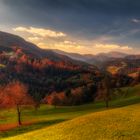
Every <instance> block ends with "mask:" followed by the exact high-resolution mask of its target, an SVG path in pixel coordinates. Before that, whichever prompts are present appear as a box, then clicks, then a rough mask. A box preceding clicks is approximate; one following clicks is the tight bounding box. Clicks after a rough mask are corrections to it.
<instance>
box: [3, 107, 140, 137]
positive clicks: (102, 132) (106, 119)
mask: <svg viewBox="0 0 140 140" xmlns="http://www.w3.org/2000/svg"><path fill="white" fill-rule="evenodd" d="M139 108H140V104H136V105H131V106H127V107H123V108H119V109H112V110H106V111H102V112H97V113H92V114H89V115H86V116H83V117H78V118H76V119H73V120H70V121H66V122H63V123H60V124H57V125H53V126H51V127H46V128H44V129H41V130H37V131H33V132H30V133H27V134H23V135H19V136H16V137H11V138H7V139H5V140H66V139H69V140H74V139H75V140H90V139H97V140H101V139H107V140H112V139H114V140H118V139H123V140H129V139H133V140H135V139H139V138H140V119H139V118H140V112H139Z"/></svg>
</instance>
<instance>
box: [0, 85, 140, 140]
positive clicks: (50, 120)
mask: <svg viewBox="0 0 140 140" xmlns="http://www.w3.org/2000/svg"><path fill="white" fill-rule="evenodd" d="M128 89H129V90H128ZM126 91H127V92H126ZM139 91H140V85H138V86H135V87H131V88H124V89H123V92H122V93H121V94H122V95H120V93H117V92H116V93H115V94H116V96H115V95H114V97H115V100H113V101H111V102H110V108H116V107H122V106H126V105H131V104H134V103H139V102H140V96H139ZM126 93H127V94H126ZM104 106H105V104H104V103H103V102H98V103H91V104H87V105H82V106H76V107H58V108H56V109H55V108H54V107H52V106H46V105H45V106H41V108H40V109H39V110H38V111H37V112H36V111H35V110H34V109H29V110H27V109H26V110H24V111H23V113H22V120H23V122H26V121H27V122H28V121H35V122H34V123H33V124H32V125H29V126H22V127H17V128H14V129H12V130H10V131H4V132H1V131H0V139H2V138H4V137H12V136H16V135H20V134H23V133H27V132H30V131H34V130H38V129H42V128H44V127H48V126H51V125H54V124H57V123H61V122H62V121H68V120H71V119H74V118H76V117H79V116H81V115H85V114H88V113H93V112H99V111H103V110H105V107H104ZM15 114H16V112H15V110H14V109H12V110H6V111H0V127H1V126H2V127H3V126H4V127H6V126H8V127H9V125H12V124H14V125H15V124H16V121H17V118H16V115H15Z"/></svg>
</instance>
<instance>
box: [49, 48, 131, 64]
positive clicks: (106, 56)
mask: <svg viewBox="0 0 140 140" xmlns="http://www.w3.org/2000/svg"><path fill="white" fill-rule="evenodd" d="M52 51H54V52H56V53H58V54H62V55H66V56H68V57H70V58H72V59H75V60H80V61H84V62H86V63H89V64H94V65H96V64H99V63H102V62H106V61H109V60H110V59H112V60H114V59H117V58H125V57H127V56H129V54H126V53H122V52H115V51H112V52H108V53H99V54H96V55H93V54H78V53H68V52H64V51H61V50H52Z"/></svg>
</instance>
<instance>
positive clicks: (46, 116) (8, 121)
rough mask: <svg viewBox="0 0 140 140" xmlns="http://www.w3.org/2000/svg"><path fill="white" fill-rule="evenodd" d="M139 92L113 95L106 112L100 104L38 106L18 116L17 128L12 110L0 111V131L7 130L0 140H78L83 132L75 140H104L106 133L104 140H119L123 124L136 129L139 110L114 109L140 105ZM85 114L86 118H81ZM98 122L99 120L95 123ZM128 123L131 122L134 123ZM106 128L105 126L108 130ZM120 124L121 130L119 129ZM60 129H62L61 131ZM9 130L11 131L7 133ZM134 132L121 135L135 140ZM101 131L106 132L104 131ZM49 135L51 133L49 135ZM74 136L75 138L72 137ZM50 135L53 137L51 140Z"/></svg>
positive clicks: (130, 90)
mask: <svg viewBox="0 0 140 140" xmlns="http://www.w3.org/2000/svg"><path fill="white" fill-rule="evenodd" d="M139 91H140V85H138V86H135V87H129V88H124V89H123V90H122V92H121V94H120V93H117V92H116V93H115V98H114V100H113V101H111V102H110V108H109V110H107V109H106V108H105V107H104V106H105V104H104V102H96V103H91V104H86V105H81V106H73V107H57V108H54V107H53V106H46V105H42V106H41V108H40V109H39V110H38V111H35V110H34V109H25V110H23V113H22V121H23V122H24V125H23V126H21V127H17V125H16V121H17V118H16V111H15V110H14V109H11V110H5V111H0V129H1V128H4V129H5V130H6V129H7V131H0V139H11V138H12V137H13V139H15V140H16V139H18V140H20V139H21V140H22V139H24V140H30V139H31V140H41V138H42V139H44V140H46V139H48V140H53V139H54V140H55V139H56V140H57V137H56V136H57V135H58V138H60V140H61V139H62V138H61V137H60V135H62V137H64V138H66V137H65V136H67V137H68V139H70V140H71V139H72V140H73V137H72V136H75V138H76V140H78V135H79V136H82V135H81V134H82V133H83V134H84V132H83V131H85V134H84V135H85V137H84V136H82V137H79V139H86V136H92V137H94V138H96V139H97V138H98V137H99V135H100V139H102V138H101V136H103V137H105V136H107V135H106V134H107V133H109V135H108V137H107V139H111V138H113V136H114V138H116V139H117V138H118V137H120V138H122V139H123V136H121V133H122V132H124V130H123V129H126V128H129V127H128V125H126V124H127V123H128V124H129V125H132V126H134V127H136V128H137V127H139V126H135V125H138V124H140V122H138V121H139V120H138V117H140V116H139V115H140V114H139V110H138V108H139V107H140V105H139V104H137V105H132V106H128V107H124V108H122V109H121V108H120V109H114V108H118V107H123V106H127V105H131V104H136V103H140V95H139ZM91 113H93V114H91ZM86 114H89V115H87V116H84V115H86ZM90 114H91V115H90ZM133 114H135V115H133ZM81 116H83V117H81ZM90 116H91V117H90ZM96 116H98V117H96ZM92 118H93V119H92ZM98 118H100V119H99V120H98ZM113 118H114V119H113ZM90 120H91V122H90ZM132 120H134V122H133V121H132ZM76 121H78V122H79V123H76ZM84 121H85V122H84ZM115 121H117V122H115ZM123 121H124V123H123ZM94 122H95V123H94ZM109 123H110V124H109ZM111 123H114V124H115V123H116V124H117V123H118V126H117V125H116V129H117V128H119V129H118V132H117V131H116V130H115V125H114V124H112V126H111ZM119 123H120V124H119ZM69 124H71V125H69ZM72 124H73V125H72ZM86 124H87V126H85V128H84V125H86ZM107 124H109V126H108V125H107ZM123 124H124V127H122V126H123ZM96 125H97V126H98V127H97V128H96V127H95V126H96ZM113 125H114V126H113ZM119 125H120V126H119ZM63 126H64V129H62V128H63ZM88 126H89V128H88ZM101 126H102V127H101ZM100 127H101V128H100ZM113 127H114V128H113ZM125 127H126V128H125ZM9 128H12V129H10V130H8V129H9ZM55 128H56V130H55ZM80 128H81V130H80ZM99 128H100V129H99ZM136 128H130V129H129V130H127V129H126V131H125V133H126V134H127V132H128V135H126V134H125V135H126V136H125V137H126V138H128V139H132V138H133V137H134V135H136V137H134V138H135V139H137V137H139V135H138V134H137V133H136V134H135V132H134V131H137V130H136ZM59 129H61V130H62V131H59ZM105 129H108V130H107V131H105ZM112 129H114V130H112ZM121 129H122V131H121ZM131 129H133V131H132V132H134V133H133V134H132V133H130V131H131ZM139 129H140V128H139ZM51 131H53V133H52V132H51ZM96 131H99V133H97V132H96ZM76 132H77V133H76ZM74 133H75V135H73V134H74ZM92 133H95V134H96V133H97V136H96V135H95V136H93V134H92ZM59 134H60V135H59ZM28 135H29V136H31V138H30V137H28ZM51 135H54V136H55V137H53V136H51ZM122 135H124V134H122ZM48 136H49V137H48ZM10 137H11V138H10ZM40 137H41V138H40ZM62 140H63V139H62Z"/></svg>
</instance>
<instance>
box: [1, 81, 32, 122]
mask: <svg viewBox="0 0 140 140" xmlns="http://www.w3.org/2000/svg"><path fill="white" fill-rule="evenodd" d="M27 91H28V89H27V87H26V86H25V85H24V84H22V83H20V82H19V81H16V82H11V83H9V84H8V85H6V86H2V87H0V107H1V108H11V107H16V110H17V118H18V124H19V125H21V124H22V123H21V110H22V109H21V108H22V106H26V105H32V104H33V103H34V102H33V100H32V98H31V97H30V96H29V94H28V93H27Z"/></svg>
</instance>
